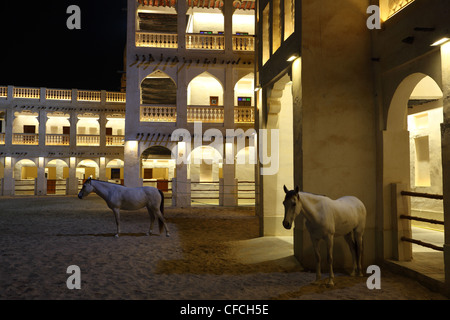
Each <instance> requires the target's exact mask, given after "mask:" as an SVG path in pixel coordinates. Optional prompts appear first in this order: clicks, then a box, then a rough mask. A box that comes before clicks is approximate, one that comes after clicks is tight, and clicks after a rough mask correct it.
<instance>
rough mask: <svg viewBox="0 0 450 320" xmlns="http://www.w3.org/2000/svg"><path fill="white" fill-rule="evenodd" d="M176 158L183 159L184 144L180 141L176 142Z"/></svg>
mask: <svg viewBox="0 0 450 320" xmlns="http://www.w3.org/2000/svg"><path fill="white" fill-rule="evenodd" d="M177 151H178V158H183V157H184V154H185V152H186V142H184V141H180V142H178V150H177Z"/></svg>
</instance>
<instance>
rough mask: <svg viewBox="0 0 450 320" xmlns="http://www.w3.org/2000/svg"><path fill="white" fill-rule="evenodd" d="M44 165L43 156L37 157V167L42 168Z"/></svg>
mask: <svg viewBox="0 0 450 320" xmlns="http://www.w3.org/2000/svg"><path fill="white" fill-rule="evenodd" d="M43 166H44V157H39V167H40V168H42V167H43Z"/></svg>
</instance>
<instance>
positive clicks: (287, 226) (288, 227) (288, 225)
mask: <svg viewBox="0 0 450 320" xmlns="http://www.w3.org/2000/svg"><path fill="white" fill-rule="evenodd" d="M283 227H284V228H285V229H288V230H290V229H291V227H292V226H291V224H290V223H289V222H287V221H283Z"/></svg>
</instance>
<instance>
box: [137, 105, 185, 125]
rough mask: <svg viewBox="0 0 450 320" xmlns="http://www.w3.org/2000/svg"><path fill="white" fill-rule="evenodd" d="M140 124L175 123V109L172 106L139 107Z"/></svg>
mask: <svg viewBox="0 0 450 320" xmlns="http://www.w3.org/2000/svg"><path fill="white" fill-rule="evenodd" d="M140 119H141V121H142V122H176V121H177V107H174V106H141V116H140Z"/></svg>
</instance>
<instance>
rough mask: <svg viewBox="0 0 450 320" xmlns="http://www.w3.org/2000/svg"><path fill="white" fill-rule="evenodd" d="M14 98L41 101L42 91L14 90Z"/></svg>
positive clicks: (34, 89) (33, 89)
mask: <svg viewBox="0 0 450 320" xmlns="http://www.w3.org/2000/svg"><path fill="white" fill-rule="evenodd" d="M13 96H14V98H22V99H39V98H40V97H41V90H40V89H39V88H14V90H13Z"/></svg>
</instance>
